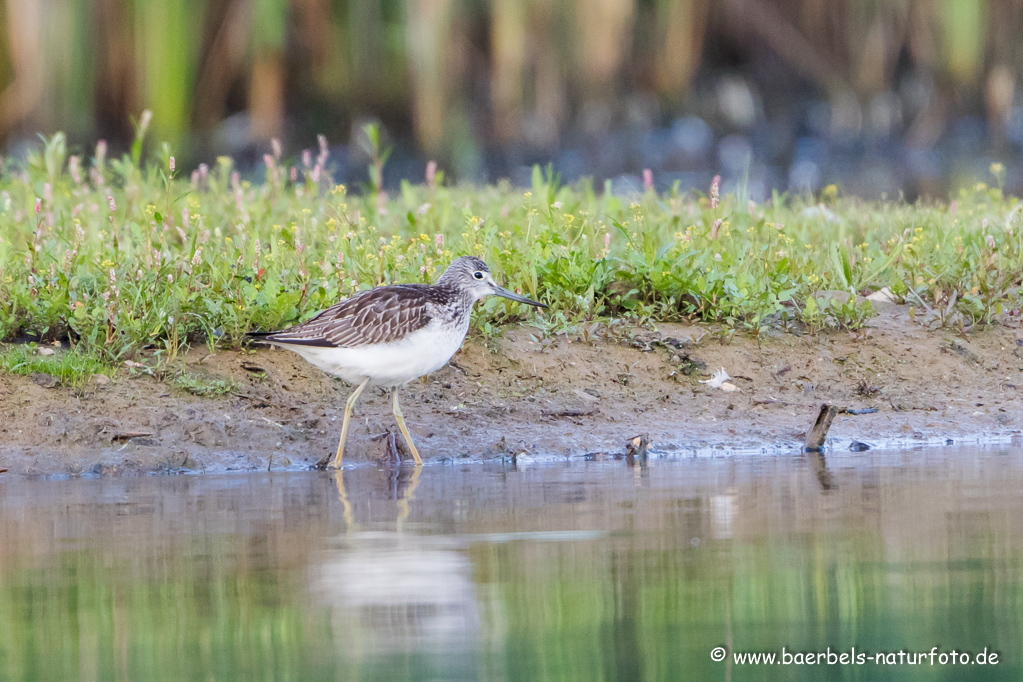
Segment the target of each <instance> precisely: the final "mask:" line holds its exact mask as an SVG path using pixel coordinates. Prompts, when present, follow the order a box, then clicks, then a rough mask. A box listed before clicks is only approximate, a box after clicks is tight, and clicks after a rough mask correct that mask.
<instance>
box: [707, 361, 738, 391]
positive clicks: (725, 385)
mask: <svg viewBox="0 0 1023 682" xmlns="http://www.w3.org/2000/svg"><path fill="white" fill-rule="evenodd" d="M731 378H732V377H730V376H728V372H726V371H725V368H724V367H722V368H721V369H719V370H718V371H716V372H714V374H712V375H711V376H710V379H707V380H705V381H704V380H701V381H700V383H701V384H707V386H708V387H710V388H720V389H721V390H722V391H738V390H739V387H738V386H736V385H735V384H733V383H731V382H730V381H729V379H731Z"/></svg>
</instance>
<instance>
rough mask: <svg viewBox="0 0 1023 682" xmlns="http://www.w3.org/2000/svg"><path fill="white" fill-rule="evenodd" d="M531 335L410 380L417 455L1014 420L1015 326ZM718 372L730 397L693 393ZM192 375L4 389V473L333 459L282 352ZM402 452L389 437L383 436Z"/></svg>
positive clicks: (752, 444) (356, 428) (314, 395)
mask: <svg viewBox="0 0 1023 682" xmlns="http://www.w3.org/2000/svg"><path fill="white" fill-rule="evenodd" d="M588 331H589V333H588V334H587V336H586V337H585V338H584V337H580V336H564V335H561V336H556V337H552V338H548V339H540V336H539V334H537V333H536V331H535V330H534V329H532V328H530V327H528V326H521V327H511V328H508V329H507V331H506V332H505V334H504V335H503V336H502V337H501V338H499V339H495V340H491V341H485V340H483V339H481V338H471V339H469V340H468V341H467V342H466V344H465V346H464V347H463V349H462V350H461V351H460V352H459V353H458V354H457V355H456V356H455V359H454V361H453V363H452V364H451V365H449V366H448V367H446V368H444V369H443V370H441V371H440V372H437V373H436V374H434V375H432V376H431V377H429V378H428V379H427V380H424V381H419V382H414V383H413V384H411V385H410V386H409V387H408V388H407V389H406V390H405V391H404V393H403V394H402V406H403V410H404V412H405V418H406V421H407V422H408V424H409V427H410V429H411V430H412V432H413V434H414V436H415V437H416V439H417V445H418V446H419V449H420V451H421V453H422V454H423V457H424V458H425V459H426V460H428V461H429V460H434V461H439V460H463V459H493V458H501V457H511V456H522V457H563V456H583V455H593V456H596V457H611V456H618V455H621V454H623V453H624V452H625V444H626V442H627V441H628V440H629V439H630V438H631V437H633V436H635V435H637V434H640V433H643V434H648V435H649V438H650V440H651V442H652V449H653V451H654V452H659V453H677V454H680V455H685V454H700V453H713V452H716V451H717V452H722V453H727V452H734V451H760V450H765V451H797V450H798V447H799V445H800V444H801V442H802V438H803V433H804V432H805V430H806V429H807V428H808V427H809V425H810V423H811V422H812V420H813V418H814V416H815V415H816V412H817V409H818V407H819V405H820V403H822V402H830V403H834V404H836V405H838V406H839V407H842V408H848V409H850V410H869V409H876V410H877V411H876V412H872V413H867V414H858V415H852V414H848V413H845V414H840V415H839V416H838V418H837V419H836V421H835V424H834V426H833V427H832V429H831V432H830V438H829V447H830V448H832V449H845V448H848V447H849V444H850V442H851V441H853V440H856V441H863V442H866V443H868V444H871V445H873V446H884V445H891V444H896V443H908V444H913V443H921V444H941V443H944V442H945V441H946V440H947V439H952V440H953V441H956V442H962V441H963V440H966V441H973V440H976V439H978V438H982V439H995V438H1006V439H1008V438H1012V437H1013V435H1014V434H1016V433H1018V431H1019V429H1020V428H1021V427H1023V419H1021V416H1020V415H1021V410H1020V408H1021V406H1023V402H1021V394H1023V330H1020V329H1019V328H1018V327H1009V326H995V327H991V328H989V329H985V330H983V331H979V332H975V333H971V334H968V335H963V336H960V335H957V334H956V333H955V332H953V331H949V330H933V329H929V328H927V327H925V326H922V325H920V324H919V323H917V322H913V321H912V320H910V318H909V316H908V312H907V310H906V309H905V308H904V307H902V306H896V305H889V306H886V307H885V308H884V309H882V310H881V311H879V312H878V314H876V315H875V317H874V318H873V320H872V321H871V325H870V327H869V328H868V329H867V330H865V331H864V332H863V333H860V334H849V333H847V332H832V333H828V334H819V335H816V336H814V337H812V338H811V337H807V336H805V335H804V336H801V335H797V334H793V333H782V332H778V333H772V334H771V335H768V336H766V337H762V338H760V339H759V340H757V339H754V338H750V337H743V336H740V335H738V334H736V335H734V336H733V337H731V338H730V339H728V338H725V337H724V336H722V335H721V334H718V333H715V332H714V330H712V329H708V328H707V327H704V326H686V325H668V324H663V325H657V328H656V330H654V329H644V328H635V327H634V328H617V327H616V328H613V329H611V330H609V329H607V328H606V327H603V326H599V327H594V328H592V329H591V330H588ZM718 367H724V368H725V369H726V370H727V372H728V373H729V374H730V375H731V376H732V377H733V381H732V383H734V384H735V386H737V387H738V390H736V391H732V392H728V391H723V390H720V389H715V388H710V387H708V386H707V385H705V384H701V383H699V380H700V379H707V378H709V375H710V373H711V372H712V371H713V370H715V369H717V368H718ZM187 371H188V372H190V373H195V374H199V375H202V376H205V377H208V378H210V379H216V378H229V379H232V380H234V381H235V382H237V384H236V390H234V391H233V392H232V393H230V394H227V395H225V396H223V397H218V398H200V397H196V396H194V395H191V394H190V393H188V392H186V391H185V390H182V389H180V388H177V387H175V386H174V385H173V382H172V381H170V380H161V379H159V378H157V377H153V376H148V375H145V374H135V375H133V376H132V375H130V374H129V372H128V370H124V371H122V372H119V374H118V375H117V376H116V377H115V378H114V379H113V380H112V381H111V382H109V383H106V384H94V383H90V384H87V385H86V386H84V387H82V388H78V389H71V388H67V387H61V386H55V387H47V386H46V384H47V383H48V382H46V381H45V380H42V381H40V378H39V377H36V378H35V380H33V379H31V378H28V377H23V376H12V375H3V376H0V442H2V444H0V468H8V469H9V470H10V473H11V474H16V473H23V474H81V473H88V474H96V473H99V474H103V473H142V472H148V471H159V470H166V471H179V470H185V471H205V472H215V471H225V470H245V469H263V470H265V469H267V468H268V467H270V468H273V469H281V468H302V467H308V466H311V465H313V464H314V463H315V462H316V461H317V460H319V459H321V458H322V457H324V456H325V455H327V454H330V453H332V452H333V449H334V448H335V447H336V443H337V437H338V433H339V430H340V423H341V416H342V412H343V408H344V401H345V397H346V395H347V393H348V391H349V390H350V389H349V387H347V386H346V385H345V384H343V383H341V382H340V381H338V380H335V379H332V378H330V377H328V376H326V375H323V374H321V373H320V372H319V371H317V370H316V369H314V368H312V367H311V366H309V365H307V364H305V363H304V362H303V361H302V360H301V359H300V358H298V357H297V356H295V355H293V354H291V353H289V352H288V351H283V350H277V349H259V350H254V351H242V352H234V351H221V352H217V353H215V354H212V355H211V354H209V353H208V352H207V351H206V350H205V349H197V350H194V351H192V353H191V354H190V355H189V357H188V358H187ZM355 415H356V416H355V419H354V421H353V425H352V430H351V432H350V434H349V440H348V446H347V448H346V453H345V461H346V462H365V461H367V460H378V459H384V458H386V457H388V449H387V447H386V438H381V437H380V436H381V435H382V434H386V433H387V431H388V430H390V431H392V432H396V431H397V429H396V428H395V426H394V423H393V419H392V417H391V413H390V404H389V402H388V400H387V398H386V396H384V395H383V394H382V392H380V391H372V390H367V391H366V392H365V393H364V394H363V397H362V399H361V400H360V401H359V403H358V405H357V407H356V413H355ZM397 441H398V444H399V447H400V446H401V445H402V443H401V438H400V435H399V436H398V438H397Z"/></svg>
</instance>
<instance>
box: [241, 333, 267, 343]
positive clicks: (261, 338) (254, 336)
mask: <svg viewBox="0 0 1023 682" xmlns="http://www.w3.org/2000/svg"><path fill="white" fill-rule="evenodd" d="M270 336H273V332H249V333H247V334H246V335H245V338H246V339H248V340H249V341H253V342H255V343H269V339H268V337H270Z"/></svg>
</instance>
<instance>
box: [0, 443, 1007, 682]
mask: <svg viewBox="0 0 1023 682" xmlns="http://www.w3.org/2000/svg"><path fill="white" fill-rule="evenodd" d="M1021 490H1023V450H1020V449H1016V448H1013V449H1006V450H997V449H991V450H964V449H951V448H948V449H940V450H922V451H916V452H901V453H900V452H883V453H872V452H868V453H863V454H862V455H848V454H846V455H840V456H833V457H830V458H829V459H828V461H827V463H826V464H825V463H822V462H821V461H820V460H819V459H817V458H815V457H812V456H800V455H796V456H788V457H770V458H768V457H738V458H720V459H712V458H700V459H684V460H675V461H668V460H654V461H651V462H650V463H649V465H647V466H643V465H640V464H636V465H635V466H629V465H628V464H627V463H626V462H624V461H621V462H600V463H598V462H586V463H584V462H575V463H568V464H542V465H540V464H534V465H528V466H527V465H522V464H520V465H519V466H518V467H517V468H516V467H513V466H511V465H507V466H498V465H469V466H464V467H458V466H427V467H425V468H424V469H423V470H422V471H421V472H420V473H418V474H416V473H415V472H414V471H413V470H412V469H402V470H401V471H400V472H399V473H398V474H394V473H393V472H388V471H385V470H377V469H373V468H360V469H353V470H349V471H346V472H344V475H343V479H342V478H341V477H340V476H339V475H336V474H326V473H288V474H272V475H234V476H210V477H199V476H188V477H173V476H153V477H145V478H134V479H132V478H125V479H116V478H115V479H92V480H63V481H48V480H29V479H17V478H8V479H2V480H0V514H2V519H3V523H2V524H0V614H2V617H0V678H2V679H33V680H58V679H76V680H78V679H81V680H111V679H122V680H159V679H167V680H177V679H196V678H202V679H245V680H255V679H296V680H315V679H359V680H404V679H500V680H565V679H567V680H576V679H577V680H601V679H605V680H612V679H619V680H656V679H683V678H685V679H736V680H739V679H805V678H810V679H857V680H860V679H939V678H940V679H970V678H974V679H993V678H1004V679H1019V678H1020V677H1021V676H1023V495H1021V494H1020V493H1021ZM719 646H726V647H728V648H729V650H730V651H731V652H732V653H739V654H742V653H746V652H775V653H776V654H778V655H779V656H780V655H781V653H782V647H785V649H786V651H787V652H789V653H790V655H791V654H794V653H797V652H826V649H827V648H828V647H830V650H831V651H832V652H835V653H836V657H837V654H839V653H843V652H845V653H847V652H850V650H851V649H852V647H855V648H856V652H857V653H862V654H865V655H868V656H874V655H875V654H876V653H877V652H895V653H896V654H897V652H898V651H899V650H900V649H903V650H906V651H912V652H918V651H927V652H930V651H931V650H932V647H938V652H939V654H940V653H945V654H946V657H947V654H948V652H950V651H951V650H952V649H955V650H956V651H957V652H958V651H963V650H965V651H968V652H970V653H971V654H974V653H977V652H980V651H982V650H983V649H984V648H985V647H986V648H987V650H988V652H997V653H998V656H999V658H998V660H997V663H996V664H994V665H992V664H987V665H976V664H971V665H963V664H961V663H959V664H957V665H955V666H954V667H953V666H952V665H951V663H948V664H946V665H945V666H942V665H940V659H939V658H935V659H934V663H933V665H931V664H930V663H929V659H924V662H923V663H922V664H916V665H910V664H908V663H903V664H901V665H900V664H896V665H878V664H877V663H876V662H874V661H873V660H868V661H865V662H864V663H863V664H860V665H853V664H847V665H842V664H840V663H834V664H828V663H827V662H826V660H827V658H826V657H825V662H823V663H822V664H820V665H812V666H807V665H795V664H793V665H777V664H776V665H774V666H764V665H759V666H754V665H748V664H747V665H740V664H739V663H737V662H735V659H733V658H732V656H731V654H730V655H729V656H728V657H727V658H728V660H727V661H725V662H716V661H713V660H711V652H712V650H713V649H714V648H715V647H719ZM904 660H905V659H904Z"/></svg>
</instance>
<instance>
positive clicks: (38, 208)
mask: <svg viewBox="0 0 1023 682" xmlns="http://www.w3.org/2000/svg"><path fill="white" fill-rule="evenodd" d="M42 209H43V200H42V199H40V198H39V197H36V215H39V211H41V210H42Z"/></svg>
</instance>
